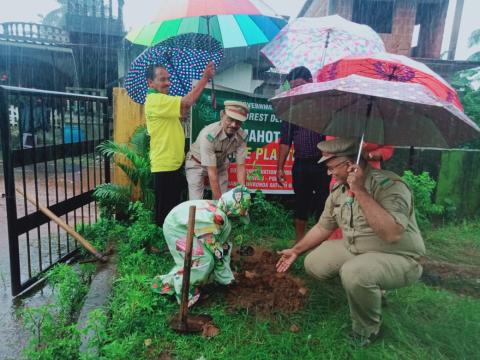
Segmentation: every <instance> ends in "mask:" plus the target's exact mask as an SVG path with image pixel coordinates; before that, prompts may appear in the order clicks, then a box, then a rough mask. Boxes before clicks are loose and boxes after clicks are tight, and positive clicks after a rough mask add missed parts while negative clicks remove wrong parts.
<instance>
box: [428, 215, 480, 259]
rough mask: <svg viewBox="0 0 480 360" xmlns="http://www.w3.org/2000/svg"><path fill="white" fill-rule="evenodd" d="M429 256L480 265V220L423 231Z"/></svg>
mask: <svg viewBox="0 0 480 360" xmlns="http://www.w3.org/2000/svg"><path fill="white" fill-rule="evenodd" d="M423 236H424V240H425V246H426V247H427V256H428V257H430V258H432V259H435V260H441V261H448V262H453V263H460V264H467V265H476V266H480V220H469V221H462V222H459V223H457V224H448V225H445V226H442V227H439V228H436V229H431V230H429V231H425V232H424V233H423Z"/></svg>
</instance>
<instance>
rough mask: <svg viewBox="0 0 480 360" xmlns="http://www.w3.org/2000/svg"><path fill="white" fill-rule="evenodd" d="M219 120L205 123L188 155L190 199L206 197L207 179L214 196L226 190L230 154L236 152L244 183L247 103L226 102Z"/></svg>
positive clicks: (186, 167) (187, 169)
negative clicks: (208, 123) (244, 128)
mask: <svg viewBox="0 0 480 360" xmlns="http://www.w3.org/2000/svg"><path fill="white" fill-rule="evenodd" d="M224 105H225V110H222V111H221V113H220V121H218V122H215V123H213V124H210V125H208V126H205V127H204V128H203V129H202V130H201V131H200V133H199V134H198V137H197V140H196V141H195V142H194V143H193V144H192V146H191V148H190V151H189V152H188V154H187V156H186V159H187V160H186V162H185V173H186V176H187V182H188V194H189V198H190V200H199V199H203V190H204V189H205V178H208V181H209V183H210V187H211V189H212V195H213V199H219V198H220V196H221V195H222V193H224V192H226V191H227V186H228V166H229V164H230V162H229V160H228V156H229V155H232V154H235V159H236V163H237V182H238V183H240V184H241V185H245V179H246V171H245V158H246V155H247V143H246V137H247V134H246V133H245V131H243V130H242V128H241V126H242V124H243V122H244V121H245V120H247V118H248V113H249V108H248V105H247V104H246V103H244V102H241V101H230V100H229V101H225V102H224Z"/></svg>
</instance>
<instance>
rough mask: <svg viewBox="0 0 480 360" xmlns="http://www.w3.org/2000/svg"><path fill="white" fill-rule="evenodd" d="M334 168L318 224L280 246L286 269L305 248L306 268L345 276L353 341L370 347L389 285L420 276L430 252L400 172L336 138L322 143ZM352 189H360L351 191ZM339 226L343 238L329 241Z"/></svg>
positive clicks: (315, 273) (326, 275)
mask: <svg viewBox="0 0 480 360" xmlns="http://www.w3.org/2000/svg"><path fill="white" fill-rule="evenodd" d="M318 147H319V149H320V150H321V151H322V154H323V157H322V158H321V159H320V161H321V162H326V165H327V169H328V173H329V174H331V175H332V176H333V178H335V180H336V182H337V183H336V184H335V186H334V187H333V189H332V192H331V194H330V195H329V197H328V199H327V201H326V203H325V209H324V211H323V213H322V215H321V217H320V219H319V221H318V223H317V224H316V225H315V226H314V227H313V228H312V229H311V230H310V231H309V232H308V233H307V234H306V235H305V237H304V238H303V239H302V240H301V241H300V242H298V243H297V244H296V245H295V246H294V247H293V248H291V249H286V250H283V251H281V252H280V254H281V255H282V257H281V258H280V260H279V261H278V263H277V271H279V272H284V271H286V270H287V269H288V268H289V267H290V265H291V264H292V263H293V262H294V261H295V259H296V258H297V257H298V256H299V255H300V254H302V253H303V252H306V251H309V250H311V251H310V253H309V254H308V255H307V257H306V258H305V264H304V265H305V270H306V272H307V273H308V274H310V275H311V276H313V277H315V278H317V279H318V280H325V279H328V278H330V277H333V276H336V275H340V279H341V281H342V285H343V287H344V289H345V291H346V294H347V299H348V304H349V307H350V316H351V319H352V328H353V332H352V334H351V338H352V341H353V342H354V344H356V345H360V346H365V345H368V344H370V343H371V342H372V341H373V340H375V339H376V338H377V337H378V334H379V330H380V325H381V322H382V311H381V310H382V309H381V304H382V290H384V289H385V290H388V289H397V288H400V287H403V286H407V285H409V284H412V283H413V282H415V281H416V280H418V279H419V278H420V275H421V273H422V267H421V265H420V264H419V263H418V260H419V258H420V257H421V256H422V255H424V253H425V246H424V244H423V239H422V236H421V234H420V231H419V229H418V226H417V222H416V220H415V211H414V206H413V195H412V193H411V191H410V190H409V188H408V187H407V185H406V184H405V183H404V182H403V180H402V179H401V178H400V177H399V176H397V175H396V174H394V173H392V172H390V171H386V170H377V169H374V168H372V167H371V166H370V165H368V164H366V162H365V161H364V160H362V161H361V163H360V164H359V165H356V164H355V155H356V153H357V151H358V142H357V141H356V140H353V139H340V138H339V139H336V140H331V141H323V142H320V143H319V144H318ZM352 194H353V196H352ZM337 227H340V228H341V229H342V231H343V240H342V241H338V240H327V239H328V238H329V236H330V234H331V233H332V232H333V231H334V230H335V229H336V228H337Z"/></svg>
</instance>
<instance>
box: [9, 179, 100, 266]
mask: <svg viewBox="0 0 480 360" xmlns="http://www.w3.org/2000/svg"><path fill="white" fill-rule="evenodd" d="M15 190H16V191H17V192H18V193H19V194H20V195H22V196H25V198H26V199H27V200H28V201H29V202H31V203H32V204H33V205H35V207H38V209H39V210H40V211H41V212H42V213H44V214H45V215H46V216H47V217H48V218H49V219H50V220H52V221H54V222H55V223H57V224H58V226H60V227H61V228H62V229H63V230H65V231H66V232H67V233H69V234H70V235H72V236H73V237H74V238H75V239H76V240H77V241H78V242H79V243H80V244H82V246H83V247H84V248H85V249H87V250H88V251H89V252H91V253H92V254H93V255H95V257H96V258H97V259H99V260H101V261H106V260H107V259H106V258H105V257H104V256H103V255H102V254H101V253H99V252H98V251H97V249H95V247H94V246H93V245H92V244H90V243H89V242H88V241H87V240H85V238H84V237H83V236H82V235H80V234H79V233H78V232H76V231H75V229H73V228H72V227H71V226H69V225H68V224H67V223H66V222H65V221H63V220H62V219H60V218H59V217H58V216H57V215H55V214H54V213H53V212H51V211H50V210H49V209H48V208H46V207H44V206H42V205H40V204H37V201H36V200H35V199H34V198H32V197H31V196H29V195H27V194H24V193H23V192H22V191H21V190H20V189H18V188H15Z"/></svg>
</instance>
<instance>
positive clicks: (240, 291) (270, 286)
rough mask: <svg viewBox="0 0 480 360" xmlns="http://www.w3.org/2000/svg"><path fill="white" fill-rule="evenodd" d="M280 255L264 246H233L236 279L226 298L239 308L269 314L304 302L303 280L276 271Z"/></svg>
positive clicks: (292, 307)
mask: <svg viewBox="0 0 480 360" xmlns="http://www.w3.org/2000/svg"><path fill="white" fill-rule="evenodd" d="M278 258H279V256H278V255H277V254H275V253H273V252H271V251H268V250H266V249H262V248H253V247H249V248H248V249H247V250H245V248H242V249H239V248H234V250H233V254H232V269H233V270H234V271H235V272H236V274H235V279H236V283H235V284H234V285H232V286H230V287H229V288H228V291H227V294H226V299H227V301H228V303H229V304H230V305H231V306H232V307H233V308H236V309H248V311H250V312H254V313H262V314H269V313H271V312H282V313H292V312H296V311H298V310H299V309H300V308H302V307H303V306H304V305H305V302H306V300H307V298H308V289H307V288H306V287H305V284H304V282H303V280H301V279H299V278H297V277H295V276H292V275H290V274H285V273H277V271H276V269H275V264H276V263H277V261H278Z"/></svg>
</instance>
